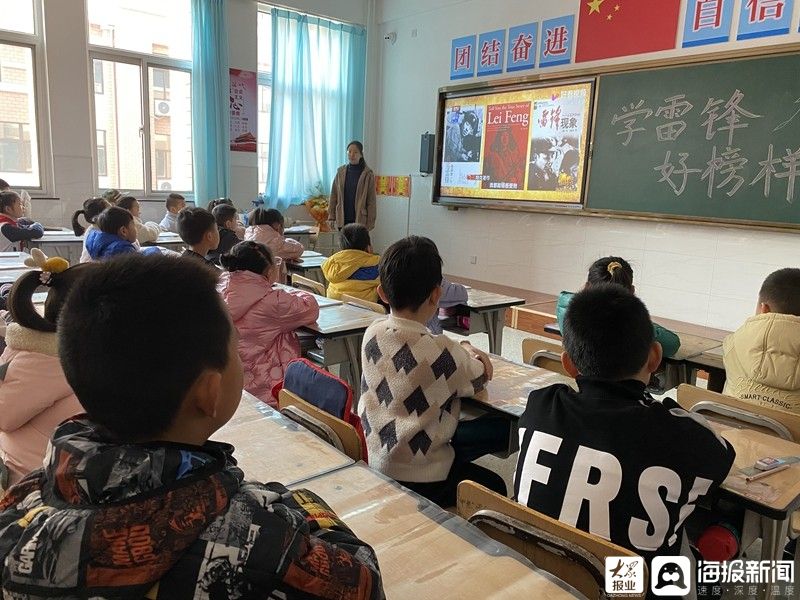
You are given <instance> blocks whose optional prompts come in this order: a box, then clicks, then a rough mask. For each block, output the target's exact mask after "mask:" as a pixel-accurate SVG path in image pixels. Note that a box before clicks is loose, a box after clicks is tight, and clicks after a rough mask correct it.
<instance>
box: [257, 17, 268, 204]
mask: <svg viewBox="0 0 800 600" xmlns="http://www.w3.org/2000/svg"><path fill="white" fill-rule="evenodd" d="M264 11H269V8H266V7H265V8H264V9H263V10H259V12H258V34H257V35H258V189H259V191H262V192H263V191H264V190H265V189H266V186H267V169H268V167H269V120H270V115H271V112H272V111H271V110H270V109H271V107H272V15H270V13H269V12H264Z"/></svg>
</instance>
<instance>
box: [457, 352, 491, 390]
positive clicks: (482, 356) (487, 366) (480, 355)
mask: <svg viewBox="0 0 800 600" xmlns="http://www.w3.org/2000/svg"><path fill="white" fill-rule="evenodd" d="M461 345H462V346H464V348H465V349H466V350H467V352H469V353H470V354H472V356H473V358H477V359H478V360H479V361H481V362H482V363H483V372H484V374H485V375H486V380H487V381H491V380H492V375H493V373H494V367H493V366H492V361H491V359H490V358H489V355H488V354H486V352H484V351H483V350H478V349H477V348H476V347H475V346H473V345H472V344H470V343H469V342H461Z"/></svg>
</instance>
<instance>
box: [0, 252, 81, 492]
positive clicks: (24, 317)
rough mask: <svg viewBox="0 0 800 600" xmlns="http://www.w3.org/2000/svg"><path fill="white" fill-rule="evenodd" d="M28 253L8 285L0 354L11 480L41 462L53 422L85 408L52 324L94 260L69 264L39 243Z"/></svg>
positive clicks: (2, 447)
mask: <svg viewBox="0 0 800 600" xmlns="http://www.w3.org/2000/svg"><path fill="white" fill-rule="evenodd" d="M31 255H32V256H31V258H28V259H26V261H25V264H26V265H28V266H30V267H34V270H32V271H28V272H27V273H25V274H24V275H23V276H22V277H20V278H19V279H17V281H16V283H15V284H14V287H13V288H12V289H11V295H10V296H9V299H8V309H9V312H10V313H11V317H12V319H13V321H14V322H13V323H11V324H9V325H8V328H7V329H6V344H7V347H6V350H5V352H3V355H2V356H0V365H2V377H0V457H2V460H3V463H5V466H6V467H7V469H8V474H9V480H10V481H9V482H8V483H9V484H14V483H16V482H17V481H19V480H20V479H21V478H22V477H24V476H25V475H26V474H27V473H28V472H30V471H32V470H34V469H37V468H39V467H41V466H42V460H43V459H44V455H45V451H46V449H47V442H48V440H49V439H50V435H51V434H52V433H53V431H54V430H55V428H56V426H57V425H58V424H59V423H61V422H62V421H64V420H65V419H68V418H69V417H71V416H73V415H76V414H78V413H81V412H83V409H82V408H81V405H80V404H79V403H78V399H77V398H76V397H75V393H74V392H73V391H72V388H71V387H70V386H69V384H68V383H67V380H66V378H65V376H64V371H63V370H62V368H61V363H60V362H59V358H58V338H57V336H56V326H57V324H58V317H59V314H60V313H61V307H62V306H63V304H64V300H65V299H66V297H67V294H68V293H69V291H70V290H71V289H72V287H73V286H74V285H75V284H76V283H77V282H78V281H79V280H80V278H81V277H83V276H84V275H85V274H86V273H87V271H88V270H89V269H91V268H93V265H92V264H81V265H76V266H74V267H72V268H69V263H68V262H67V261H66V260H64V259H63V258H60V257H53V258H47V256H46V255H45V254H44V253H43V252H42V251H41V250H39V249H38V248H33V249H32V251H31ZM41 285H45V286H47V288H48V292H47V300H46V302H45V305H44V316H42V315H40V314H39V313H38V312H37V311H36V308H35V307H34V305H33V294H34V292H35V291H36V289H37V288H38V287H39V286H41ZM2 483H3V482H2V481H0V484H2ZM2 487H5V486H3V485H0V488H2Z"/></svg>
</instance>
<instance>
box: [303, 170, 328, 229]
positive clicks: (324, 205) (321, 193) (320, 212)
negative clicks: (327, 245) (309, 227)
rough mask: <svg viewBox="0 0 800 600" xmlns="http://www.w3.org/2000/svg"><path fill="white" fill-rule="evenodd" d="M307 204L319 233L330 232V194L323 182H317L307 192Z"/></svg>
mask: <svg viewBox="0 0 800 600" xmlns="http://www.w3.org/2000/svg"><path fill="white" fill-rule="evenodd" d="M307 194H308V195H307V197H306V201H305V202H304V203H303V204H305V207H306V210H308V214H310V215H311V218H312V219H314V221H315V222H316V223H317V227H319V231H321V232H322V231H330V230H331V229H330V227H329V226H328V194H326V193H325V188H323V187H322V182H321V181H317V183H315V184H314V185H313V186H311V188H310V189H309V190H308V192H307Z"/></svg>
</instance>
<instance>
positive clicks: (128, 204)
mask: <svg viewBox="0 0 800 600" xmlns="http://www.w3.org/2000/svg"><path fill="white" fill-rule="evenodd" d="M135 202H138V200H136V198H134V197H133V196H122V197H121V198H120V199H119V200H117V206H119V207H120V208H124V209H125V210H130V209H131V208H133V205H134V203H135Z"/></svg>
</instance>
